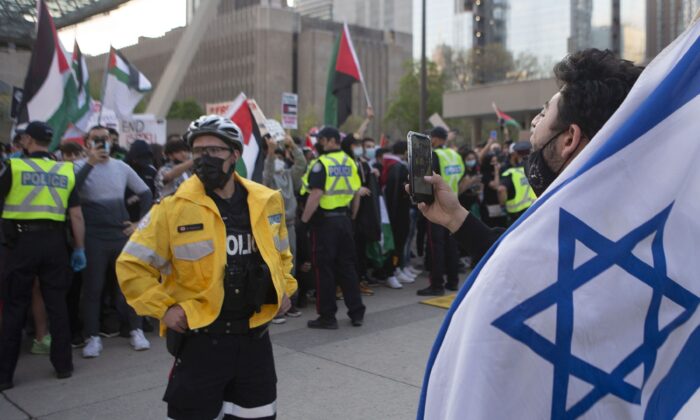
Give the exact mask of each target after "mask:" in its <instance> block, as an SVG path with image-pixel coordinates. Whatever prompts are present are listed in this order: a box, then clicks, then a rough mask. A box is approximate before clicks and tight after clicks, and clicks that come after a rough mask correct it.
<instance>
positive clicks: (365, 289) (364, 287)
mask: <svg viewBox="0 0 700 420" xmlns="http://www.w3.org/2000/svg"><path fill="white" fill-rule="evenodd" d="M360 294H362V296H374V290H372V289H370V288H369V284H367V282H366V281H361V282H360Z"/></svg>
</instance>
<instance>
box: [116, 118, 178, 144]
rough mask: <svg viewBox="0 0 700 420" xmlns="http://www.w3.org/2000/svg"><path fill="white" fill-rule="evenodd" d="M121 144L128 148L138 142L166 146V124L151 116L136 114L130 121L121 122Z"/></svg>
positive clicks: (162, 120)
mask: <svg viewBox="0 0 700 420" xmlns="http://www.w3.org/2000/svg"><path fill="white" fill-rule="evenodd" d="M119 128H120V129H119V144H120V145H121V146H122V147H126V148H128V147H129V146H131V143H133V142H134V141H136V140H144V141H145V142H146V143H149V144H151V143H155V144H165V140H166V122H165V120H164V119H157V118H156V117H155V115H151V114H134V115H132V117H131V119H129V120H121V121H120V125H119Z"/></svg>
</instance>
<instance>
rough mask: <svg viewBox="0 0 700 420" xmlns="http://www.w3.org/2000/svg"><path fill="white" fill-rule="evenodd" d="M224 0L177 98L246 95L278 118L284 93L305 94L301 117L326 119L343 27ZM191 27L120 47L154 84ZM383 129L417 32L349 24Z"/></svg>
mask: <svg viewBox="0 0 700 420" xmlns="http://www.w3.org/2000/svg"><path fill="white" fill-rule="evenodd" d="M247 2H249V3H253V0H239V1H237V2H233V1H230V2H226V3H224V2H222V5H225V7H226V8H224V9H220V10H219V14H218V15H217V16H216V18H215V19H214V20H213V21H212V22H211V23H210V25H209V30H207V32H206V33H205V35H204V38H203V40H202V42H201V44H200V45H199V47H198V50H197V53H196V55H195V58H194V60H193V61H192V64H191V65H190V67H189V69H188V71H187V74H186V76H185V78H184V80H183V82H182V85H181V86H180V88H179V89H178V92H177V95H176V98H175V99H176V100H183V99H188V98H192V99H195V100H196V101H197V102H198V103H200V104H201V105H204V104H206V103H216V102H225V101H231V100H233V99H235V98H236V96H238V94H239V93H240V92H245V93H246V94H247V95H248V97H252V98H255V99H256V100H257V102H258V104H259V105H260V107H261V108H262V109H263V110H264V111H265V113H266V115H267V116H269V117H271V118H277V119H279V116H280V114H281V98H282V93H283V92H296V93H298V94H299V119H300V121H301V120H303V119H307V120H309V119H311V120H313V121H314V124H321V123H322V121H323V111H324V110H323V106H324V105H323V104H324V103H325V95H326V85H327V80H328V66H329V63H330V55H331V53H332V50H333V45H334V42H335V40H336V38H337V37H338V36H339V35H340V32H341V27H342V24H341V23H338V22H332V21H327V20H321V19H315V18H310V17H305V16H301V15H300V14H299V13H297V12H296V11H295V9H293V8H288V7H286V6H283V5H280V4H277V5H270V4H271V2H272V0H267V1H266V0H257V1H256V2H255V3H256V4H253V5H251V6H249V5H246V4H245V3H247ZM184 31H185V28H177V29H174V30H172V31H170V32H168V33H167V34H165V35H164V36H163V37H160V38H141V39H140V40H139V43H138V44H136V45H133V46H130V47H126V48H123V49H122V50H121V51H122V52H123V54H124V55H125V56H126V57H127V59H129V61H130V62H131V63H132V64H133V65H134V66H136V67H137V68H138V69H139V70H141V71H142V72H143V73H144V74H145V75H146V76H147V77H148V78H149V80H151V82H152V83H153V84H154V85H157V83H158V81H159V80H160V78H161V76H162V74H163V71H164V69H165V66H166V65H167V64H168V61H169V59H170V57H171V55H172V53H173V51H174V49H175V48H176V47H177V45H178V41H179V40H180V37H182V34H183V33H184ZM350 32H351V34H352V38H353V43H354V45H355V49H356V51H357V55H358V59H359V61H360V65H361V67H362V70H363V73H364V77H365V81H366V83H367V90H368V91H369V95H370V98H371V100H372V103H373V105H374V108H375V114H376V120H375V121H376V122H375V123H374V124H372V125H371V127H370V133H372V134H374V135H378V134H379V129H380V128H381V127H380V123H379V122H380V121H382V119H383V117H384V115H385V113H386V107H387V103H388V102H389V97H390V95H391V94H392V93H393V92H394V91H395V90H396V89H397V88H398V85H399V79H400V77H401V75H402V74H403V65H404V63H405V62H406V61H407V60H410V59H411V46H412V40H411V35H410V34H405V33H400V32H396V33H388V32H385V31H379V30H374V29H369V28H362V27H357V26H350ZM105 61H106V60H105V56H104V55H102V56H97V57H92V58H90V59H89V60H88V65H89V67H90V71H91V74H94V75H98V74H100V75H101V74H102V72H103V71H104V66H105ZM365 107H366V103H365V99H364V95H363V93H362V89H361V88H360V86H359V85H358V84H356V85H355V86H354V88H353V114H355V115H364V110H365Z"/></svg>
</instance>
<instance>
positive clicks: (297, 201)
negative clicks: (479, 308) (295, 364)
mask: <svg viewBox="0 0 700 420" xmlns="http://www.w3.org/2000/svg"><path fill="white" fill-rule="evenodd" d="M372 119H373V112H372V109H371V108H369V109H368V110H367V117H366V119H365V121H364V123H363V124H362V125H361V127H360V128H359V129H358V130H357V131H356V132H355V133H350V134H346V135H343V134H340V133H339V132H338V130H336V129H333V128H324V129H322V130H320V131H319V132H318V134H315V135H310V136H312V137H314V136H315V138H312V141H311V143H312V144H315V146H314V147H306V145H307V144H309V142H308V141H304V142H302V140H301V139H300V138H297V137H292V136H289V135H288V136H287V137H286V138H285V139H284V140H283V141H276V140H272V139H271V138H269V137H266V139H265V141H266V144H265V145H264V147H263V150H262V151H261V153H263V154H264V157H265V159H264V164H263V165H264V166H263V171H262V179H261V180H260V181H261V183H262V184H264V185H265V186H267V187H270V188H272V189H275V190H279V191H280V193H281V195H282V197H283V199H284V205H285V211H286V214H285V221H286V224H287V231H288V232H289V241H290V246H291V251H292V255H293V257H294V269H293V274H294V276H295V277H296V278H297V280H298V284H299V290H298V292H297V293H296V295H295V296H293V297H292V303H293V306H292V309H290V310H289V311H288V312H287V313H286V314H285V315H279V316H277V317H276V318H275V319H274V320H273V321H272V322H273V323H275V324H278V323H284V322H286V318H288V317H298V316H300V315H301V311H300V308H304V307H306V306H307V305H309V303H310V302H313V301H317V304H318V300H319V297H318V296H317V292H318V290H317V289H318V288H319V284H320V283H319V281H322V279H319V278H318V277H319V276H320V275H322V274H319V270H318V266H319V265H323V262H319V261H318V260H317V259H316V258H315V252H316V251H315V249H314V245H313V244H312V242H313V234H314V229H313V225H314V219H313V218H311V216H310V214H311V213H309V215H306V219H307V220H305V213H304V209H305V206H306V202H307V199H308V198H309V197H310V195H309V191H310V190H313V185H314V179H315V177H316V175H315V172H317V169H318V168H322V165H321V163H320V161H321V160H322V159H320V156H321V155H323V154H324V153H326V154H329V153H338V152H340V151H342V152H343V153H344V155H342V156H347V159H350V160H353V161H354V162H355V165H356V167H357V171H358V174H359V178H360V181H361V186H360V187H359V191H358V192H357V195H358V197H359V199H358V200H357V204H356V205H354V206H353V209H352V233H351V235H352V239H353V240H354V246H351V247H347V246H345V245H346V244H339V245H337V246H339V248H338V250H339V252H340V253H342V254H344V255H345V256H346V257H348V258H351V261H352V264H353V265H354V268H355V270H356V274H357V276H352V277H347V278H349V279H350V281H351V282H355V283H356V284H355V285H354V286H353V288H357V289H358V290H359V293H360V294H361V295H362V296H372V295H374V293H375V290H376V288H377V287H388V288H391V289H401V288H402V287H403V284H406V283H413V282H414V281H415V280H416V278H417V276H418V275H419V274H420V273H421V272H422V271H423V270H425V271H428V272H430V276H429V278H430V281H429V285H428V287H427V288H425V289H421V290H419V291H418V294H419V295H426V296H432V295H442V294H444V293H445V290H446V289H447V290H457V288H458V278H457V271H461V272H465V271H466V270H467V269H468V267H469V265H470V264H471V265H473V264H475V263H476V261H474V260H473V259H471V258H470V257H469V256H468V255H464V254H459V251H458V250H457V247H456V246H454V247H451V246H450V244H451V241H453V239H452V238H451V237H450V235H449V234H448V233H445V232H442V231H439V230H437V229H438V228H437V227H436V226H437V225H435V226H431V224H430V223H429V222H427V221H426V219H425V218H423V216H422V215H421V213H420V212H419V211H418V210H417V209H416V207H415V205H414V204H413V203H412V202H411V199H410V197H409V195H408V194H407V193H406V188H405V186H406V184H407V182H408V162H407V156H408V147H407V142H406V141H405V140H397V141H394V142H393V143H391V144H389V145H388V147H378V146H377V142H376V141H375V139H373V138H370V137H366V136H365V131H366V129H367V127H368V125H369V124H370V122H371V120H372ZM427 134H429V136H430V137H431V141H432V143H433V147H434V148H435V149H446V150H447V149H449V151H450V153H452V154H453V155H449V156H458V159H459V160H461V162H459V165H457V166H458V167H460V168H461V170H460V172H458V173H454V172H453V174H456V175H457V178H456V183H455V189H456V190H457V191H456V192H457V193H458V195H459V200H460V202H461V204H462V205H463V206H464V207H465V208H466V209H468V210H469V211H470V212H471V213H472V214H473V215H475V216H476V217H479V218H481V219H482V220H483V221H484V222H485V223H486V224H488V225H489V226H492V227H497V226H500V227H506V226H508V224H510V223H512V222H513V221H514V220H515V219H517V217H518V216H519V215H520V214H522V212H523V211H524V210H525V209H526V208H527V206H529V204H531V200H529V198H528V197H530V196H531V194H530V193H529V192H528V191H527V189H525V190H524V189H523V188H522V180H523V174H522V171H521V172H518V168H522V164H523V162H524V160H525V158H526V156H527V155H528V153H529V151H530V148H529V142H511V141H505V142H501V141H498V139H497V133H496V132H492V134H491V136H490V138H489V139H488V141H486V142H484V143H482V144H480V145H479V146H478V147H476V148H474V149H472V148H469V147H467V146H461V147H458V145H457V143H456V138H455V132H452V131H447V130H446V129H444V128H441V127H436V128H434V129H433V130H432V131H430V132H429V133H427ZM32 135H34V134H33V133H31V132H18V134H17V135H16V136H15V138H14V139H13V142H12V143H11V144H10V145H9V146H7V148H6V150H4V152H3V154H4V156H3V161H5V162H6V163H7V162H11V161H14V160H13V158H14V159H22V158H23V157H26V156H27V153H28V152H27V149H26V144H27V142H31V141H35V140H36V139H32V137H31V136H32ZM83 140H84V141H83V142H80V143H79V142H64V143H63V144H61V146H60V147H59V148H58V149H57V150H56V151H54V152H53V153H52V158H55V159H56V160H58V161H66V162H72V164H73V168H74V173H75V191H76V193H77V196H78V197H79V206H80V208H81V209H82V218H83V219H84V244H82V243H78V241H77V240H76V239H78V238H76V237H75V235H74V233H75V228H73V229H71V228H70V223H66V227H64V230H65V237H66V238H67V244H66V246H67V248H68V250H69V252H68V254H67V255H71V254H70V252H73V257H71V259H72V258H75V251H74V250H76V251H81V250H82V249H84V255H83V256H82V257H83V259H84V260H85V261H86V266H85V267H84V269H83V267H80V265H79V264H78V266H75V264H73V270H72V272H71V274H70V279H69V280H70V286H69V287H67V288H66V293H65V302H66V306H67V312H68V324H69V326H70V338H71V344H72V346H73V348H82V350H81V351H82V356H83V357H85V358H96V357H98V356H100V354H101V353H102V351H103V348H104V346H103V342H102V340H103V338H107V337H116V336H122V337H126V338H129V340H130V344H131V346H132V347H133V349H134V350H136V351H141V350H147V349H149V348H150V343H149V341H148V339H147V338H146V335H145V334H144V332H151V331H153V330H154V328H156V327H157V326H156V325H155V324H156V322H157V321H156V320H152V319H148V318H145V319H144V318H141V317H139V316H138V315H137V314H136V312H135V311H134V309H133V308H131V307H130V306H129V305H128V304H127V301H126V299H125V298H124V295H123V294H122V292H121V290H120V288H119V286H118V282H117V279H116V275H115V263H116V260H117V257H118V256H119V254H120V252H121V251H122V249H123V247H124V246H125V244H126V243H127V241H128V239H129V236H130V235H131V234H132V233H133V232H134V230H135V229H136V228H137V225H138V223H139V220H141V219H142V218H143V217H144V215H146V213H147V212H148V211H149V209H150V208H151V206H152V205H153V204H154V203H156V202H157V201H158V200H160V199H163V198H164V197H167V196H169V195H172V194H174V193H175V192H176V191H177V189H178V186H179V185H180V184H182V183H183V182H184V181H186V180H187V179H188V178H189V177H191V176H193V159H192V155H191V152H190V147H189V145H188V144H187V143H186V142H185V141H184V140H183V139H182V137H181V136H179V135H171V136H169V137H168V140H167V142H166V144H165V147H164V148H163V147H162V146H157V145H153V144H148V143H147V142H145V141H143V140H136V141H134V142H133V143H131V144H130V146H129V149H128V150H126V149H124V148H123V147H121V146H120V145H119V141H118V140H119V133H118V132H117V131H116V130H114V129H113V128H107V127H101V126H97V127H93V128H92V129H91V130H90V131H89V132H88V133H87V134H86V136H85V138H84V139H83ZM324 148H325V152H324ZM32 156H33V155H32ZM444 156H448V155H444ZM442 159H443V154H442V153H440V156H438V155H437V154H435V153H434V154H433V161H434V162H433V168H434V170H435V171H436V172H437V173H439V172H440V170H441V167H442ZM3 168H4V169H3V171H5V169H6V166H4V167H3ZM443 169H444V168H443ZM321 182H323V181H321ZM1 183H2V181H1V180H0V184H1ZM533 197H534V196H533ZM71 215H72V213H71V214H69V215H68V219H69V221H70V218H71ZM2 228H3V234H4V235H3V236H4V239H3V241H4V245H5V246H4V247H3V248H2V253H1V254H0V263H1V264H2V265H3V268H4V269H3V278H2V279H1V280H0V283H1V284H2V286H3V287H2V291H3V294H2V295H1V296H2V298H3V299H2V300H0V305H3V310H2V312H0V313H1V314H2V317H0V334H1V333H2V331H1V328H3V327H5V324H6V322H5V321H6V319H5V318H6V316H7V313H8V308H9V307H14V308H15V309H16V308H17V305H14V306H13V305H12V304H13V303H14V302H10V301H8V299H13V294H12V293H8V292H7V290H8V288H9V285H8V281H6V279H5V277H6V274H7V272H8V267H11V266H12V264H10V263H9V262H8V261H7V256H8V255H9V254H8V251H7V249H8V247H11V246H12V244H11V243H9V242H10V241H8V232H7V230H8V223H7V221H5V222H4V223H3V225H2ZM443 233H444V235H443ZM81 239H82V238H81ZM80 242H82V240H81V241H80ZM78 254H80V252H78ZM65 263H66V266H69V265H70V264H71V263H72V261H68V260H67V261H65ZM444 276H446V277H447V279H446V281H445V279H444ZM437 277H439V278H437ZM339 281H340V280H338V279H336V281H335V283H338V282H339ZM339 286H341V284H337V285H336V287H335V296H334V299H342V298H343V294H344V293H350V292H349V291H348V290H349V289H347V288H346V287H347V285H345V284H344V285H342V286H344V287H342V288H341V287H339ZM331 287H333V285H331ZM45 289H46V288H45V287H43V286H42V285H41V284H40V282H39V279H38V276H37V278H34V279H33V286H32V287H31V298H29V297H27V302H29V301H31V305H29V304H27V307H26V308H24V309H23V310H24V311H25V312H26V315H25V316H24V317H23V319H22V324H23V326H24V331H25V333H26V334H27V335H28V336H30V337H32V345H31V348H30V352H31V353H34V354H52V358H53V353H54V352H53V350H52V335H51V334H50V332H49V331H52V330H53V329H51V328H50V323H51V322H52V321H51V316H47V307H49V306H51V305H47V302H45V301H44V297H45ZM358 297H359V296H358ZM359 305H360V307H359V308H361V309H358V310H359V311H360V312H361V315H357V316H356V319H353V325H354V326H360V325H361V320H362V316H363V315H364V305H363V304H362V302H361V301H360V302H359ZM333 306H334V305H333ZM356 306H357V305H356ZM348 307H349V309H350V305H348ZM20 309H22V308H21V305H20ZM50 310H51V309H50ZM317 311H318V312H319V315H321V318H322V317H323V314H322V313H321V309H319V306H318V305H317ZM360 312H358V313H360ZM48 315H51V314H50V313H49V314H48ZM321 318H319V320H317V321H319V322H320V324H319V323H318V322H317V323H316V324H314V321H311V322H309V327H311V328H329V329H334V328H337V325H335V324H332V323H328V322H326V321H328V320H325V321H324V320H323V319H321ZM351 318H352V316H351ZM321 321H323V322H321ZM333 321H334V320H333ZM355 321H358V322H355ZM0 347H2V346H0ZM10 353H12V352H9V353H8V352H7V351H2V348H0V359H1V358H7V357H10V358H13V357H14V358H15V359H16V355H12V354H10ZM52 361H53V359H52ZM5 364H7V365H8V366H10V365H11V366H12V368H11V370H12V371H13V370H14V365H15V364H16V360H14V362H11V363H10V362H7V363H6V362H5V361H3V360H0V366H3V365H5ZM0 373H3V372H2V371H1V370H0ZM10 373H11V372H10ZM10 377H11V375H10ZM2 379H3V378H2V377H0V382H2ZM0 386H2V384H0Z"/></svg>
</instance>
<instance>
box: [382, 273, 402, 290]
mask: <svg viewBox="0 0 700 420" xmlns="http://www.w3.org/2000/svg"><path fill="white" fill-rule="evenodd" d="M386 285H387V286H388V287H391V288H392V289H403V286H402V285H401V283H400V282H399V281H398V280H397V279H396V277H394V276H391V277H389V278H388V279H386Z"/></svg>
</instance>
